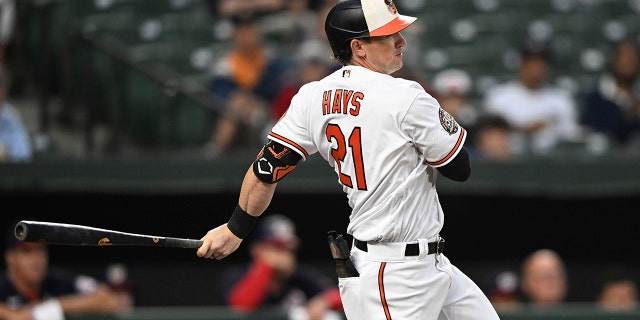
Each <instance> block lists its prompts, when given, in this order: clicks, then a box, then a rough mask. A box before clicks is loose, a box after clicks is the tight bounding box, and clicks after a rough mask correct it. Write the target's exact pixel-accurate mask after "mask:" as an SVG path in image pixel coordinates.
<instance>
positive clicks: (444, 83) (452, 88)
mask: <svg viewBox="0 0 640 320" xmlns="http://www.w3.org/2000/svg"><path fill="white" fill-rule="evenodd" d="M472 89H473V81H472V80H471V76H470V75H469V73H467V72H466V71H464V70H460V69H445V70H442V71H440V72H438V73H437V74H436V75H435V76H434V77H433V81H432V91H433V93H434V94H435V95H436V99H438V101H439V102H440V106H442V108H443V109H444V110H445V111H447V112H448V113H449V114H450V115H452V116H453V117H454V118H455V119H456V121H458V123H459V124H460V125H462V126H463V127H464V128H465V129H466V130H467V131H468V132H469V135H470V136H473V134H474V127H475V124H476V120H477V118H478V110H477V109H476V107H475V106H473V104H472V103H471V101H470V100H471V93H472Z"/></svg>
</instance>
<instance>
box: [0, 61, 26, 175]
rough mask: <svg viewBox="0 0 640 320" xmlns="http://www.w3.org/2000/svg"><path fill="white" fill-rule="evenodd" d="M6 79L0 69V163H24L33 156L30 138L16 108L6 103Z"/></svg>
mask: <svg viewBox="0 0 640 320" xmlns="http://www.w3.org/2000/svg"><path fill="white" fill-rule="evenodd" d="M8 92H9V88H8V78H7V74H6V71H5V69H4V68H1V67H0V162H25V161H30V160H31V158H32V156H33V148H32V146H31V137H30V135H29V131H28V130H27V127H26V125H25V123H24V122H23V120H22V116H21V115H20V112H19V111H18V109H16V107H14V106H13V105H12V104H11V103H9V102H7V101H6V98H7V94H8Z"/></svg>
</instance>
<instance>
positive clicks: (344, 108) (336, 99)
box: [322, 89, 364, 117]
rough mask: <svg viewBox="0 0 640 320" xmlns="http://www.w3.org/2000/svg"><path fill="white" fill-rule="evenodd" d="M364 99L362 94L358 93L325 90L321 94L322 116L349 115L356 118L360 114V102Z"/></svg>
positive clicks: (342, 90)
mask: <svg viewBox="0 0 640 320" xmlns="http://www.w3.org/2000/svg"><path fill="white" fill-rule="evenodd" d="M362 99H364V93H362V92H360V91H353V90H346V89H336V90H335V92H334V90H327V91H325V92H324V93H323V94H322V115H323V116H326V115H328V114H336V113H339V114H349V115H352V116H354V117H355V116H357V115H358V114H360V106H361V104H360V101H362Z"/></svg>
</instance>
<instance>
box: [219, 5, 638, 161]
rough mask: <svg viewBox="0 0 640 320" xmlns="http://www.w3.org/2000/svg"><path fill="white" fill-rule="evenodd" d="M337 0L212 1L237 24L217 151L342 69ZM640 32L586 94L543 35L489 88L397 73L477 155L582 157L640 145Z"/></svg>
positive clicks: (248, 138)
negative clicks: (330, 11) (333, 14)
mask: <svg viewBox="0 0 640 320" xmlns="http://www.w3.org/2000/svg"><path fill="white" fill-rule="evenodd" d="M334 2H335V1H330V0H327V1H318V3H316V2H313V1H305V0H298V1H291V2H287V3H286V4H284V3H281V2H280V1H258V2H248V3H244V2H242V1H240V2H238V3H237V4H235V5H229V4H227V3H226V2H225V1H219V2H216V5H211V8H212V12H214V14H216V15H218V16H220V15H222V16H224V17H228V18H229V19H230V20H231V21H233V26H234V32H233V35H232V43H233V45H232V49H231V50H230V51H229V52H228V54H227V56H226V57H223V58H221V59H219V60H218V61H217V64H216V66H215V68H214V72H213V74H212V80H211V90H212V92H213V93H214V95H215V96H216V97H217V98H220V99H221V100H220V101H222V103H223V104H224V106H225V107H224V116H223V117H222V119H221V120H220V122H218V124H217V126H216V128H215V129H214V130H213V136H212V140H211V143H210V144H209V145H208V146H207V148H209V150H208V151H209V154H210V155H218V154H221V153H224V152H225V151H227V150H230V149H233V148H238V147H239V148H246V147H247V146H258V145H260V144H262V143H263V142H264V139H265V138H264V137H265V130H266V129H268V128H269V127H270V126H271V125H272V124H273V122H274V121H276V120H277V119H278V117H279V116H280V115H281V114H282V113H283V112H284V111H285V110H286V108H287V106H288V101H289V100H290V99H291V97H292V96H293V94H295V92H296V89H297V88H299V86H300V85H301V84H304V83H306V82H309V81H314V80H318V79H320V78H321V77H323V76H324V75H326V74H327V73H329V72H332V71H334V70H335V69H336V68H337V67H338V65H336V63H335V61H333V60H331V57H330V51H329V50H328V48H327V44H326V41H325V40H324V32H323V25H322V22H323V19H322V17H323V14H324V13H325V12H326V8H327V7H328V6H330V5H331V4H332V3H334ZM234 3H235V2H234ZM407 33H409V34H411V33H412V32H411V31H407ZM639 39H640V37H639V36H638V35H637V34H633V35H631V36H630V37H628V38H625V39H622V40H620V41H615V42H612V43H610V46H611V50H610V52H611V54H610V56H609V57H608V59H609V61H608V63H607V68H606V70H603V71H602V72H601V75H599V76H598V79H597V81H596V82H595V83H594V84H593V87H592V88H590V89H588V90H586V91H585V92H584V93H580V94H575V93H574V92H572V91H570V90H569V89H568V88H566V87H563V86H560V85H559V84H557V83H555V82H553V81H552V79H551V77H550V74H551V72H552V71H553V68H554V67H555V66H557V65H556V64H555V63H557V62H556V61H555V60H554V52H553V48H552V46H551V45H550V43H548V42H545V41H539V40H533V39H521V41H520V42H519V43H514V45H516V46H519V49H520V51H519V53H520V55H519V56H518V57H517V58H518V59H517V63H516V65H517V67H515V68H514V70H513V74H512V77H511V79H509V80H507V81H505V82H504V83H496V84H494V85H493V86H491V87H490V88H488V89H487V90H485V91H479V90H478V88H477V84H476V83H474V79H473V78H472V75H471V74H470V73H469V72H467V71H466V70H462V69H457V68H450V69H445V70H441V71H438V72H437V73H436V74H434V75H432V76H431V75H426V74H423V73H421V72H420V71H419V70H420V69H416V68H414V64H413V62H412V61H410V59H405V60H409V61H405V64H407V65H408V66H407V67H405V68H403V69H402V70H401V71H398V72H397V73H396V74H394V75H395V76H398V77H403V78H409V79H412V80H416V81H418V82H420V83H421V84H423V86H424V87H425V89H427V91H428V92H430V93H431V94H432V95H433V96H435V97H436V98H437V99H438V100H439V102H440V104H441V105H442V107H443V108H444V109H445V110H446V111H447V112H449V113H450V114H452V115H453V116H454V118H455V119H456V120H457V121H458V122H460V124H461V125H463V126H464V127H465V128H466V129H467V130H468V131H469V132H470V135H469V137H470V141H468V142H467V145H468V146H469V148H470V149H471V150H472V152H473V154H472V155H473V157H474V159H476V160H494V161H508V160H514V159H518V158H522V157H527V156H541V157H554V156H561V155H563V154H566V153H567V152H571V151H575V150H580V151H582V152H583V153H582V154H581V156H584V155H589V154H590V155H595V156H598V155H603V154H606V153H607V152H627V151H628V152H634V151H637V149H638V148H639V146H640V81H639V77H638V75H639V74H640V62H639V61H640V58H639V57H640V51H639V49H638V48H639V42H640V40H639ZM411 46H413V47H414V48H410V47H411ZM421 46H428V44H422V43H419V42H416V41H414V42H410V44H409V47H408V48H406V50H405V51H406V52H407V53H408V54H410V53H411V52H412V50H416V49H420V47H421ZM283 57H284V59H283ZM291 57H292V59H290V58H291ZM496 59H498V58H496ZM416 70H418V71H416ZM427 79H429V80H427Z"/></svg>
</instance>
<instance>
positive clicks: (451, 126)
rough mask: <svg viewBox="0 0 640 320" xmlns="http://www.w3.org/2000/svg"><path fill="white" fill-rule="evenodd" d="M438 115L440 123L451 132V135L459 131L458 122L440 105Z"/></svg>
mask: <svg viewBox="0 0 640 320" xmlns="http://www.w3.org/2000/svg"><path fill="white" fill-rule="evenodd" d="M438 116H439V117H440V125H441V126H442V129H444V131H446V132H447V133H449V135H452V134H454V133H456V132H458V127H459V126H458V123H457V122H456V120H455V119H454V118H453V117H452V116H451V115H450V114H449V113H448V112H446V111H444V109H442V107H440V110H439V111H438Z"/></svg>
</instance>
